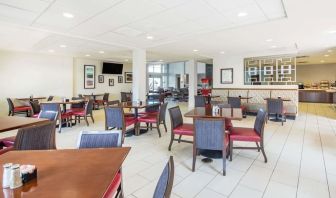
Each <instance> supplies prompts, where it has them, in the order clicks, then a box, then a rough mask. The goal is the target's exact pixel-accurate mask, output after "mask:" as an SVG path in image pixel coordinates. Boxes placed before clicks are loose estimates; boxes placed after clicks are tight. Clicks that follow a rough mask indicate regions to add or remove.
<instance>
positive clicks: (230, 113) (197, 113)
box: [184, 107, 243, 163]
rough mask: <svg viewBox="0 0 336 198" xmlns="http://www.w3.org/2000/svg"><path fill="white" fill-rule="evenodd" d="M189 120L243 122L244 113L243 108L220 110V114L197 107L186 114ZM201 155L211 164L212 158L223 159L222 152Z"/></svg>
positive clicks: (208, 152) (212, 151) (210, 109)
mask: <svg viewBox="0 0 336 198" xmlns="http://www.w3.org/2000/svg"><path fill="white" fill-rule="evenodd" d="M184 117H187V118H193V120H195V118H218V119H223V120H224V119H230V120H242V119H243V113H242V109H241V108H227V107H225V108H220V110H219V112H217V113H214V112H213V111H212V107H196V108H194V109H192V110H190V111H188V112H187V113H185V114H184ZM200 154H201V155H202V156H204V157H206V158H204V159H202V162H205V163H210V162H212V159H211V158H215V159H217V158H222V151H215V150H206V149H203V150H201V151H200Z"/></svg>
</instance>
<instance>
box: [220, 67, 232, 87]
mask: <svg viewBox="0 0 336 198" xmlns="http://www.w3.org/2000/svg"><path fill="white" fill-rule="evenodd" d="M220 79H221V84H233V68H227V69H221V72H220Z"/></svg>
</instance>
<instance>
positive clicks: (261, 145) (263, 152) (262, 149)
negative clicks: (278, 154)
mask: <svg viewBox="0 0 336 198" xmlns="http://www.w3.org/2000/svg"><path fill="white" fill-rule="evenodd" d="M260 147H261V152H262V154H263V156H264V159H265V163H267V157H266V153H265V150H264V143H263V142H261V143H260Z"/></svg>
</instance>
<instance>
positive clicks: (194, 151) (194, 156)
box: [192, 149, 197, 172]
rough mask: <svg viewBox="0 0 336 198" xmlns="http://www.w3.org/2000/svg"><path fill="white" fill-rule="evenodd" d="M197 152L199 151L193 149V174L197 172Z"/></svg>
mask: <svg viewBox="0 0 336 198" xmlns="http://www.w3.org/2000/svg"><path fill="white" fill-rule="evenodd" d="M196 150H197V149H193V162H192V172H195V164H196Z"/></svg>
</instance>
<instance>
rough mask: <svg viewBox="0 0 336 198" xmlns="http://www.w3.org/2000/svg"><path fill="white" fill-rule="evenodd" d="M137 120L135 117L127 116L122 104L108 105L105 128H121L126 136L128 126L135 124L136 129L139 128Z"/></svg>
mask: <svg viewBox="0 0 336 198" xmlns="http://www.w3.org/2000/svg"><path fill="white" fill-rule="evenodd" d="M137 121H138V119H137V118H135V117H125V114H124V109H123V108H122V107H120V106H107V107H105V130H110V129H114V128H116V129H119V130H121V131H122V134H123V138H122V142H124V137H125V133H126V127H128V126H131V125H134V128H135V131H136V130H137V128H136V127H137Z"/></svg>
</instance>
